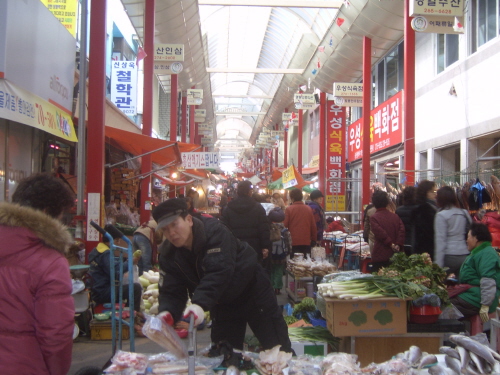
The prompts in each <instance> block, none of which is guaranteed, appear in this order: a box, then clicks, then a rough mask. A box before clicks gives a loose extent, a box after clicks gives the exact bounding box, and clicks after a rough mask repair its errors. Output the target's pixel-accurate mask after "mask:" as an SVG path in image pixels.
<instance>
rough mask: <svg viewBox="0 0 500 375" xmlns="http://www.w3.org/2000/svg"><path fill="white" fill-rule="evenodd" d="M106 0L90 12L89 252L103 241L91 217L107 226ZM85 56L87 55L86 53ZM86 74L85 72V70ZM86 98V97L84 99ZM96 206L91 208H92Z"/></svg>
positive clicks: (95, 0) (94, 0) (97, 1)
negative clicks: (94, 227)
mask: <svg viewBox="0 0 500 375" xmlns="http://www.w3.org/2000/svg"><path fill="white" fill-rule="evenodd" d="M106 7H107V1H106V0H92V2H91V9H92V12H91V13H90V37H89V41H90V48H89V95H88V126H87V133H88V134H92V136H91V137H88V139H87V205H88V207H87V241H86V244H85V253H86V255H87V256H88V254H89V253H90V252H91V251H92V249H93V248H94V247H95V246H97V244H98V243H99V235H98V234H97V236H95V234H96V233H97V232H95V229H93V228H92V229H91V230H90V229H89V228H90V226H89V224H88V223H89V222H90V220H96V221H98V224H99V225H101V226H104V163H105V160H104V124H105V123H106V116H105V111H106ZM82 58H85V54H84V53H82ZM81 74H84V72H81ZM80 100H85V98H80ZM91 207H92V208H93V209H90V208H91Z"/></svg>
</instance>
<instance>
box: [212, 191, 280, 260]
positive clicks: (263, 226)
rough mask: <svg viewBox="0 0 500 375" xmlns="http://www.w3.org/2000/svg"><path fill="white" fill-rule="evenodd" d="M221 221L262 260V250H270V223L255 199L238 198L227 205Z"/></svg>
mask: <svg viewBox="0 0 500 375" xmlns="http://www.w3.org/2000/svg"><path fill="white" fill-rule="evenodd" d="M221 220H222V221H223V222H224V224H226V225H227V226H228V227H229V229H231V231H232V232H233V234H234V235H235V236H236V237H237V238H238V239H239V240H241V241H246V242H248V244H249V245H250V246H251V247H252V248H253V249H254V250H255V251H256V253H257V255H258V257H259V259H261V258H262V249H271V240H270V235H271V234H270V223H269V220H268V219H267V215H266V210H265V209H264V207H262V205H261V204H260V203H258V202H257V201H256V200H255V199H253V198H252V197H248V196H239V197H238V198H236V199H234V200H232V201H231V202H229V203H228V204H227V207H226V208H225V209H224V211H222V217H221Z"/></svg>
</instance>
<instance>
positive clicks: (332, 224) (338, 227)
mask: <svg viewBox="0 0 500 375" xmlns="http://www.w3.org/2000/svg"><path fill="white" fill-rule="evenodd" d="M326 224H327V225H328V227H327V229H326V231H327V232H343V233H345V228H344V226H343V225H342V221H341V220H333V217H331V216H329V217H327V218H326Z"/></svg>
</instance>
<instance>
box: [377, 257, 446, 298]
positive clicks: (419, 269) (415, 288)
mask: <svg viewBox="0 0 500 375" xmlns="http://www.w3.org/2000/svg"><path fill="white" fill-rule="evenodd" d="M391 262H392V263H391V265H390V266H389V267H385V268H381V269H380V270H379V271H378V275H380V276H385V277H390V278H393V279H394V280H400V281H401V282H403V283H406V284H407V285H408V289H409V296H410V297H411V298H412V299H417V298H418V297H422V296H423V295H424V294H429V293H434V294H436V295H437V296H438V297H439V298H440V299H441V303H442V305H444V306H446V305H449V304H450V300H449V298H448V292H447V291H446V286H445V285H444V283H443V281H444V280H445V278H446V270H445V269H444V268H441V267H439V266H438V265H437V264H435V263H433V262H432V259H431V257H430V255H429V254H427V253H423V254H413V255H410V256H407V255H406V254H405V253H403V252H399V253H396V254H394V255H393V256H392V258H391Z"/></svg>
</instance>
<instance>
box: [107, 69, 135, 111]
mask: <svg viewBox="0 0 500 375" xmlns="http://www.w3.org/2000/svg"><path fill="white" fill-rule="evenodd" d="M111 101H112V102H113V103H114V104H115V105H116V106H117V107H118V108H120V110H121V111H122V112H123V113H125V114H126V115H127V116H135V115H136V114H137V65H136V64H135V61H113V62H112V63H111Z"/></svg>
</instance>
